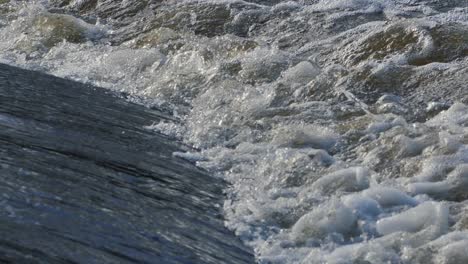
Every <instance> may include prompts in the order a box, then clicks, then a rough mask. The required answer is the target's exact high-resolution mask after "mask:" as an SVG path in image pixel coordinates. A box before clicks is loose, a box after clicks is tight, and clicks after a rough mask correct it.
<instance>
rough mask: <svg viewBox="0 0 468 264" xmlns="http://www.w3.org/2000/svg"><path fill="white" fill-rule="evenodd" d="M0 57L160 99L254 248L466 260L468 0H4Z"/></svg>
mask: <svg viewBox="0 0 468 264" xmlns="http://www.w3.org/2000/svg"><path fill="white" fill-rule="evenodd" d="M0 63H6V64H10V65H15V66H19V67H23V68H27V69H32V70H38V71H42V72H46V73H50V74H53V75H56V76H59V77H65V78H69V79H73V80H77V81H80V82H84V83H91V84H94V85H98V86H101V87H104V88H108V89H112V90H115V91H119V92H121V93H122V94H123V95H124V96H126V97H127V98H128V100H132V101H134V102H138V103H141V104H144V105H145V106H147V107H154V108H158V109H162V110H163V111H166V112H168V113H171V114H172V115H173V116H174V117H175V118H176V119H177V121H174V122H170V121H162V122H153V124H152V125H148V126H146V127H145V128H146V129H149V130H154V131H157V132H160V133H164V134H167V135H169V136H171V137H174V138H176V139H179V140H183V141H184V142H186V143H188V144H190V145H192V146H194V147H196V148H197V149H199V150H200V151H199V152H193V153H174V155H176V156H179V157H183V158H185V159H189V160H191V161H193V162H196V163H197V165H198V166H200V167H202V168H205V169H207V170H208V171H210V172H211V173H212V174H214V175H216V176H217V177H222V178H224V179H226V180H227V181H228V182H229V183H230V185H229V187H228V189H226V190H225V191H226V195H227V199H226V201H225V203H224V217H225V225H226V226H227V227H228V228H229V229H231V230H233V231H235V233H236V235H237V236H239V237H240V238H241V239H242V240H243V241H244V243H246V244H247V245H249V246H250V247H252V248H253V249H254V250H255V254H256V258H257V261H258V262H259V263H312V264H313V263H336V264H338V263H340V264H345V263H426V264H429V263H433V264H442V263H444V264H445V263H446V264H448V263H450V264H458V263H468V251H467V250H466V249H467V248H468V87H467V84H468V1H466V0H296V1H281V0H248V1H247V0H245V1H241V0H218V1H215V0H177V1H176V0H148V1H140V0H119V1H112V0H49V1H46V0H44V1H19V0H16V1H15V0H0ZM151 123H152V121H151V120H149V124H151Z"/></svg>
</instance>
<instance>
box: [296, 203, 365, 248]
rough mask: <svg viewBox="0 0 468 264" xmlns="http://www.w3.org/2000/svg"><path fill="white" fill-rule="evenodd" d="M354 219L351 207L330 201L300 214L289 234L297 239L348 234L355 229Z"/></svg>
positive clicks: (355, 219)
mask: <svg viewBox="0 0 468 264" xmlns="http://www.w3.org/2000/svg"><path fill="white" fill-rule="evenodd" d="M356 221H357V217H356V215H355V214H354V213H353V211H352V210H351V209H349V208H347V207H346V206H344V205H343V204H342V203H340V202H337V201H330V202H328V203H325V204H322V205H320V206H318V207H317V208H314V210H312V212H310V213H308V214H306V215H304V216H302V217H301V218H300V219H299V220H298V221H297V222H296V224H294V226H293V227H292V230H291V236H292V237H293V239H295V240H297V241H305V240H307V239H324V238H325V237H327V236H328V235H332V234H338V235H340V236H349V235H350V233H352V232H353V231H354V230H355V226H356Z"/></svg>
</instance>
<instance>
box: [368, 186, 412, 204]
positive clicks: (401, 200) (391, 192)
mask: <svg viewBox="0 0 468 264" xmlns="http://www.w3.org/2000/svg"><path fill="white" fill-rule="evenodd" d="M363 196H365V197H369V198H372V199H374V200H376V201H377V202H378V203H379V204H380V206H382V207H390V206H396V205H410V206H415V205H417V204H418V202H417V201H416V200H415V199H414V198H412V197H410V196H408V195H407V194H406V193H404V192H402V191H400V190H397V189H394V188H390V187H374V188H371V189H367V190H365V191H364V192H363Z"/></svg>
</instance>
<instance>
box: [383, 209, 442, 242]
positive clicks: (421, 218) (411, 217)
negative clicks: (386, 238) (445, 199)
mask: <svg viewBox="0 0 468 264" xmlns="http://www.w3.org/2000/svg"><path fill="white" fill-rule="evenodd" d="M448 215H449V212H448V207H447V206H446V205H445V204H443V203H436V202H426V203H423V204H421V205H419V206H417V207H415V208H412V209H409V210H407V211H405V212H403V213H400V214H397V215H394V216H391V217H387V218H384V219H381V220H379V221H377V231H378V232H379V233H380V234H382V235H388V234H391V233H395V232H410V233H415V232H418V231H421V230H422V229H425V228H427V227H429V226H434V227H435V228H436V229H438V230H440V231H441V232H444V231H446V230H447V229H448Z"/></svg>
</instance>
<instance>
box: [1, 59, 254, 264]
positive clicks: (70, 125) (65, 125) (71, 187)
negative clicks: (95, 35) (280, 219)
mask: <svg viewBox="0 0 468 264" xmlns="http://www.w3.org/2000/svg"><path fill="white" fill-rule="evenodd" d="M167 118H168V117H167V116H165V115H163V114H162V113H160V112H158V111H156V110H149V109H147V108H145V107H142V106H139V105H135V104H132V103H128V102H127V101H126V100H124V99H121V98H117V97H116V96H115V95H113V94H112V93H109V92H106V91H103V90H102V89H97V88H93V87H89V86H85V85H81V84H77V83H74V82H71V81H66V80H62V79H58V78H55V77H50V76H47V75H43V74H38V73H34V72H30V71H25V70H20V69H17V68H13V67H10V66H5V65H0V143H1V149H0V169H1V184H0V190H1V198H0V208H1V211H0V212H1V213H0V232H1V238H0V262H1V263H100V264H101V263H220V262H229V263H251V262H252V261H253V257H252V256H251V253H249V250H247V249H246V248H245V247H244V246H242V243H241V242H240V241H239V240H238V239H237V238H236V237H235V235H234V234H232V233H230V232H229V231H228V230H227V229H225V227H224V225H223V221H222V217H221V210H220V209H221V205H220V204H219V203H220V202H222V186H223V185H224V184H223V182H222V181H221V180H216V179H213V177H210V176H208V175H207V174H206V173H205V172H203V171H202V170H199V169H197V168H196V167H195V166H194V165H192V164H190V163H188V162H186V161H184V160H182V159H179V158H176V157H173V155H172V153H173V152H174V151H178V150H179V151H180V149H184V148H185V149H187V147H184V146H182V145H178V144H176V143H174V141H173V140H170V139H168V138H167V137H165V136H162V135H160V134H157V133H154V132H151V131H148V130H145V129H144V128H143V126H144V125H147V124H148V122H149V121H148V120H152V119H153V120H167Z"/></svg>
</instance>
